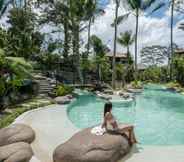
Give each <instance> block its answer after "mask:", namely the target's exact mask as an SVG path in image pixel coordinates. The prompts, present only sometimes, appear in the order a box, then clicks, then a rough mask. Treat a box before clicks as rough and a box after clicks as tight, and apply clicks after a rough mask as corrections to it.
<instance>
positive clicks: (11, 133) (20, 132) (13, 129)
mask: <svg viewBox="0 0 184 162" xmlns="http://www.w3.org/2000/svg"><path fill="white" fill-rule="evenodd" d="M34 139H35V133H34V131H33V129H32V128H31V127H29V126H27V125H24V124H14V125H10V126H9V127H7V128H3V129H1V130H0V146H4V145H8V144H12V143H16V142H26V143H31V142H33V140H34Z"/></svg>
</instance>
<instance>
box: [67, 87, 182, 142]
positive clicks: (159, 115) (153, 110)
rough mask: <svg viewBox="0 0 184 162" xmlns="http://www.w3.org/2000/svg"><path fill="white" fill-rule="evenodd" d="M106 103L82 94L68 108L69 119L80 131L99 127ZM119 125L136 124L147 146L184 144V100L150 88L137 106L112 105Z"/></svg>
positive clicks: (142, 95)
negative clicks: (125, 123)
mask: <svg viewBox="0 0 184 162" xmlns="http://www.w3.org/2000/svg"><path fill="white" fill-rule="evenodd" d="M104 103H105V101H104V100H101V99H99V98H97V97H96V96H94V95H92V94H90V93H84V94H81V95H80V96H79V97H78V99H77V100H76V101H74V102H72V103H71V104H70V105H69V107H68V116H69V118H70V120H71V121H72V122H73V123H74V125H76V126H77V127H78V128H86V127H89V126H94V125H97V124H100V123H101V122H102V119H103V106H104ZM113 114H114V116H115V117H116V119H117V120H118V121H119V122H128V123H132V124H135V131H136V135H137V137H138V140H139V141H140V142H141V143H142V144H144V145H182V144H184V96H182V95H180V94H178V93H173V92H170V91H168V90H166V89H165V88H164V87H162V86H158V85H147V86H145V88H144V91H143V93H141V94H139V95H137V96H136V100H135V101H134V102H127V103H126V102H119V103H118V102H115V103H113Z"/></svg>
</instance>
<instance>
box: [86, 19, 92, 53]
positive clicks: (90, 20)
mask: <svg viewBox="0 0 184 162" xmlns="http://www.w3.org/2000/svg"><path fill="white" fill-rule="evenodd" d="M91 23H92V17H91V18H90V19H89V24H88V44H87V56H89V50H90V37H91Z"/></svg>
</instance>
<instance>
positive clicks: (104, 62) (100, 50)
mask: <svg viewBox="0 0 184 162" xmlns="http://www.w3.org/2000/svg"><path fill="white" fill-rule="evenodd" d="M90 44H91V46H92V47H93V51H94V57H93V62H94V65H95V67H94V69H96V74H97V78H98V80H99V81H102V80H107V78H108V76H109V73H110V62H109V60H108V58H107V57H106V56H105V54H106V52H107V47H106V45H104V44H103V42H102V40H101V39H100V38H98V37H97V36H96V35H93V36H91V39H90Z"/></svg>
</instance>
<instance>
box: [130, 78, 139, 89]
mask: <svg viewBox="0 0 184 162" xmlns="http://www.w3.org/2000/svg"><path fill="white" fill-rule="evenodd" d="M131 86H132V87H133V88H137V89H140V88H142V82H141V81H138V80H135V81H132V82H131Z"/></svg>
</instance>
